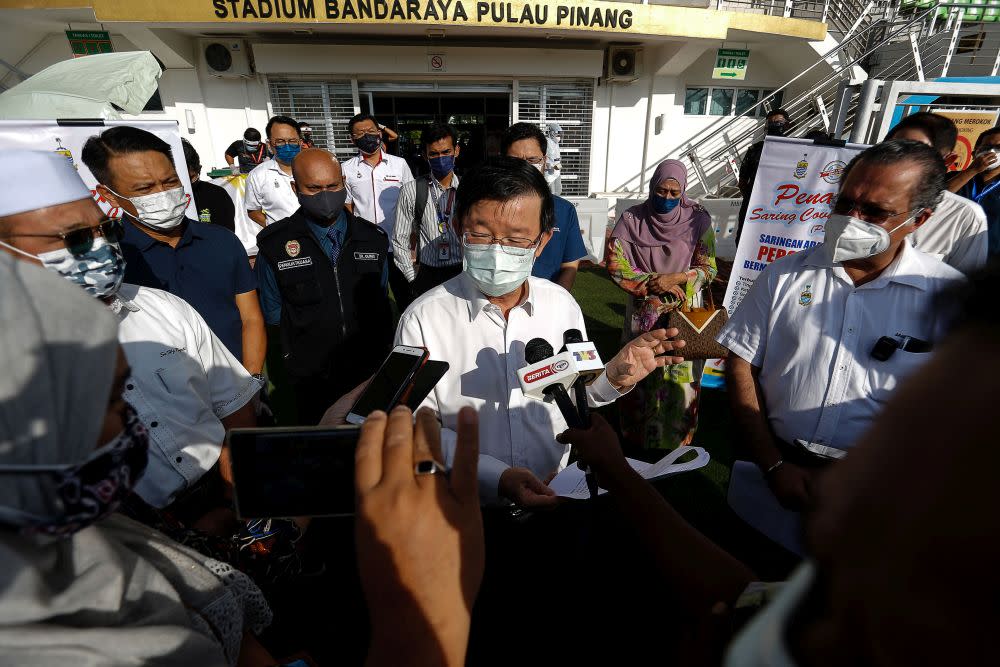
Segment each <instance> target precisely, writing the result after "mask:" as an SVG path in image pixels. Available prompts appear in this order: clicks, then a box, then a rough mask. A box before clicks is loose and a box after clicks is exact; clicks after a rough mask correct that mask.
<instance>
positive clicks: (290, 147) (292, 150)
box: [274, 144, 302, 164]
mask: <svg viewBox="0 0 1000 667" xmlns="http://www.w3.org/2000/svg"><path fill="white" fill-rule="evenodd" d="M301 150H302V147H301V146H299V145H298V144H284V145H283V146H278V147H277V148H276V149H275V150H274V154H275V156H276V157H277V158H278V160H280V161H281V162H284V163H285V164H291V163H292V160H294V159H295V156H296V155H298V154H299V151H301Z"/></svg>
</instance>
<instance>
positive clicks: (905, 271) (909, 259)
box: [804, 239, 928, 290]
mask: <svg viewBox="0 0 1000 667" xmlns="http://www.w3.org/2000/svg"><path fill="white" fill-rule="evenodd" d="M819 247H820V246H817V248H816V249H814V250H813V251H812V252H811V253H810V254H809V257H808V258H807V259H806V261H805V262H804V264H805V266H814V267H818V268H826V269H832V270H833V272H834V274H836V275H837V276H839V277H840V278H842V279H844V280H847V281H848V282H850V283H853V281H852V280H851V278H850V276H848V275H847V271H846V270H845V269H844V267H843V266H842V265H840V264H834V263H832V262H830V261H829V259H828V258H827V254H826V253H823V252H817V250H818V248H819ZM901 247H902V251H901V252H900V253H899V254H898V255H897V256H896V258H895V259H894V260H892V263H891V264H889V266H887V267H885V269H883V271H882V274H881V275H880V276H879V277H878V278H876V279H875V280H873V281H871V282H870V283H866V284H864V285H862V286H861V288H862V289H879V288H882V287H885V286H887V285H888V284H889V283H892V282H895V283H901V284H903V285H909V286H911V287H916V288H917V289H920V290H927V289H928V283H927V270H928V269H927V267H925V266H924V263H923V262H922V261H921V260H922V255H923V253H921V252H920V251H919V250H917V249H916V248H914V247H912V246H911V244H910V243H909V242H908V241H906V240H905V239H904V242H903V244H902V246H901Z"/></svg>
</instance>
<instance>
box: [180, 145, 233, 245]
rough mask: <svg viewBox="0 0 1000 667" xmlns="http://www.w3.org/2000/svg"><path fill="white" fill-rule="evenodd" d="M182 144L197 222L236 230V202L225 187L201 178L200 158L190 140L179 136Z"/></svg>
mask: <svg viewBox="0 0 1000 667" xmlns="http://www.w3.org/2000/svg"><path fill="white" fill-rule="evenodd" d="M181 144H183V145H184V160H185V161H186V162H187V166H188V176H189V177H190V178H191V194H192V195H194V207H195V208H196V209H197V210H198V222H209V223H212V224H213V225H219V226H220V227H225V228H226V229H228V230H229V231H231V232H234V233H235V232H236V204H234V203H233V198H232V197H230V196H229V193H228V192H226V191H225V189H223V188H221V187H219V186H218V185H216V184H215V183H209V182H207V181H203V180H201V158H200V157H198V151H196V150H195V149H194V146H192V145H191V142H190V141H188V140H187V139H185V138H184V137H181Z"/></svg>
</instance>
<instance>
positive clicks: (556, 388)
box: [517, 338, 583, 428]
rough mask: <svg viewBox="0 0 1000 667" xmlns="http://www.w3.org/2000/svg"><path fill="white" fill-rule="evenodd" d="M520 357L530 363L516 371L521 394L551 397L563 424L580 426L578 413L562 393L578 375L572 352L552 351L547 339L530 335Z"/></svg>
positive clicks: (564, 393) (542, 397)
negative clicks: (563, 420)
mask: <svg viewBox="0 0 1000 667" xmlns="http://www.w3.org/2000/svg"><path fill="white" fill-rule="evenodd" d="M524 360H525V361H527V362H528V363H529V364H531V365H530V366H527V367H525V368H522V369H521V370H519V371H518V372H517V378H518V380H519V381H520V383H521V391H523V392H524V395H525V396H530V397H531V398H540V399H544V398H547V397H551V398H553V399H554V400H555V402H556V405H557V406H558V407H559V412H560V413H562V416H563V419H565V420H566V423H567V424H569V426H570V427H571V428H582V427H583V426H582V424H581V423H580V414H579V413H578V412H577V411H576V406H574V405H573V401H571V400H570V398H569V394H568V393H567V392H566V390H567V389H569V388H570V387H572V386H573V383H574V382H576V379H577V378H578V377H580V374H579V373H578V372H577V371H576V364H575V363H574V360H573V353H572V352H569V351H566V352H563V353H561V354H553V350H552V346H551V345H549V343H548V341H546V340H545V339H544V338H532V339H531V340H529V341H528V344H527V345H525V346H524Z"/></svg>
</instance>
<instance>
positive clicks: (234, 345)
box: [82, 125, 267, 374]
mask: <svg viewBox="0 0 1000 667" xmlns="http://www.w3.org/2000/svg"><path fill="white" fill-rule="evenodd" d="M82 159H83V162H84V164H86V165H87V167H88V168H89V169H90V171H91V173H93V175H94V178H95V179H97V182H98V186H97V191H98V193H100V195H101V196H102V197H104V199H106V200H107V201H108V202H110V203H111V205H112V206H117V207H118V208H120V209H121V210H122V212H123V213H124V217H125V236H124V238H123V239H122V242H121V247H122V252H123V254H124V255H125V265H126V268H125V281H126V282H129V283H132V284H134V285H143V286H145V287H155V288H157V289H162V290H164V291H166V292H170V293H171V294H174V295H176V296H178V297H180V298H182V299H184V300H185V301H187V302H188V303H189V304H191V306H193V307H194V309H195V310H197V311H198V313H199V314H200V315H201V316H202V317H203V318H205V321H206V322H208V325H209V327H211V329H212V331H213V332H215V335H216V336H218V337H219V339H220V340H221V341H222V342H223V344H225V346H226V347H227V348H228V349H229V351H230V352H232V354H233V356H235V357H236V358H237V359H239V360H240V361H242V362H243V365H244V366H245V367H246V369H247V370H248V371H250V372H251V373H253V374H259V373H260V372H261V370H262V369H263V367H264V353H265V350H266V347H267V339H266V334H265V332H264V318H263V316H262V315H261V312H260V305H259V304H258V302H257V281H256V280H254V277H253V274H252V273H251V272H250V267H249V265H248V264H247V255H246V250H245V249H244V248H243V244H242V243H240V240H239V239H238V238H236V235H235V234H233V233H232V232H230V231H229V230H227V229H223V228H222V227H217V226H215V225H207V224H204V223H201V222H196V221H194V220H189V219H187V218H186V217H185V215H184V211H185V209H186V208H187V205H188V195H187V194H186V193H185V192H184V186H182V185H181V181H180V178H179V177H178V176H177V170H176V168H175V167H174V161H173V155H172V154H171V151H170V146H169V145H168V144H167V143H166V142H165V141H163V140H162V139H160V138H159V137H157V136H156V135H155V134H152V133H150V132H147V131H146V130H141V129H139V128H135V127H130V126H127V125H119V126H116V127H112V128H110V129H108V130H105V131H104V132H103V133H102V134H100V135H99V136H95V137H91V138H90V139H88V140H87V143H86V144H84V147H83V154H82Z"/></svg>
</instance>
